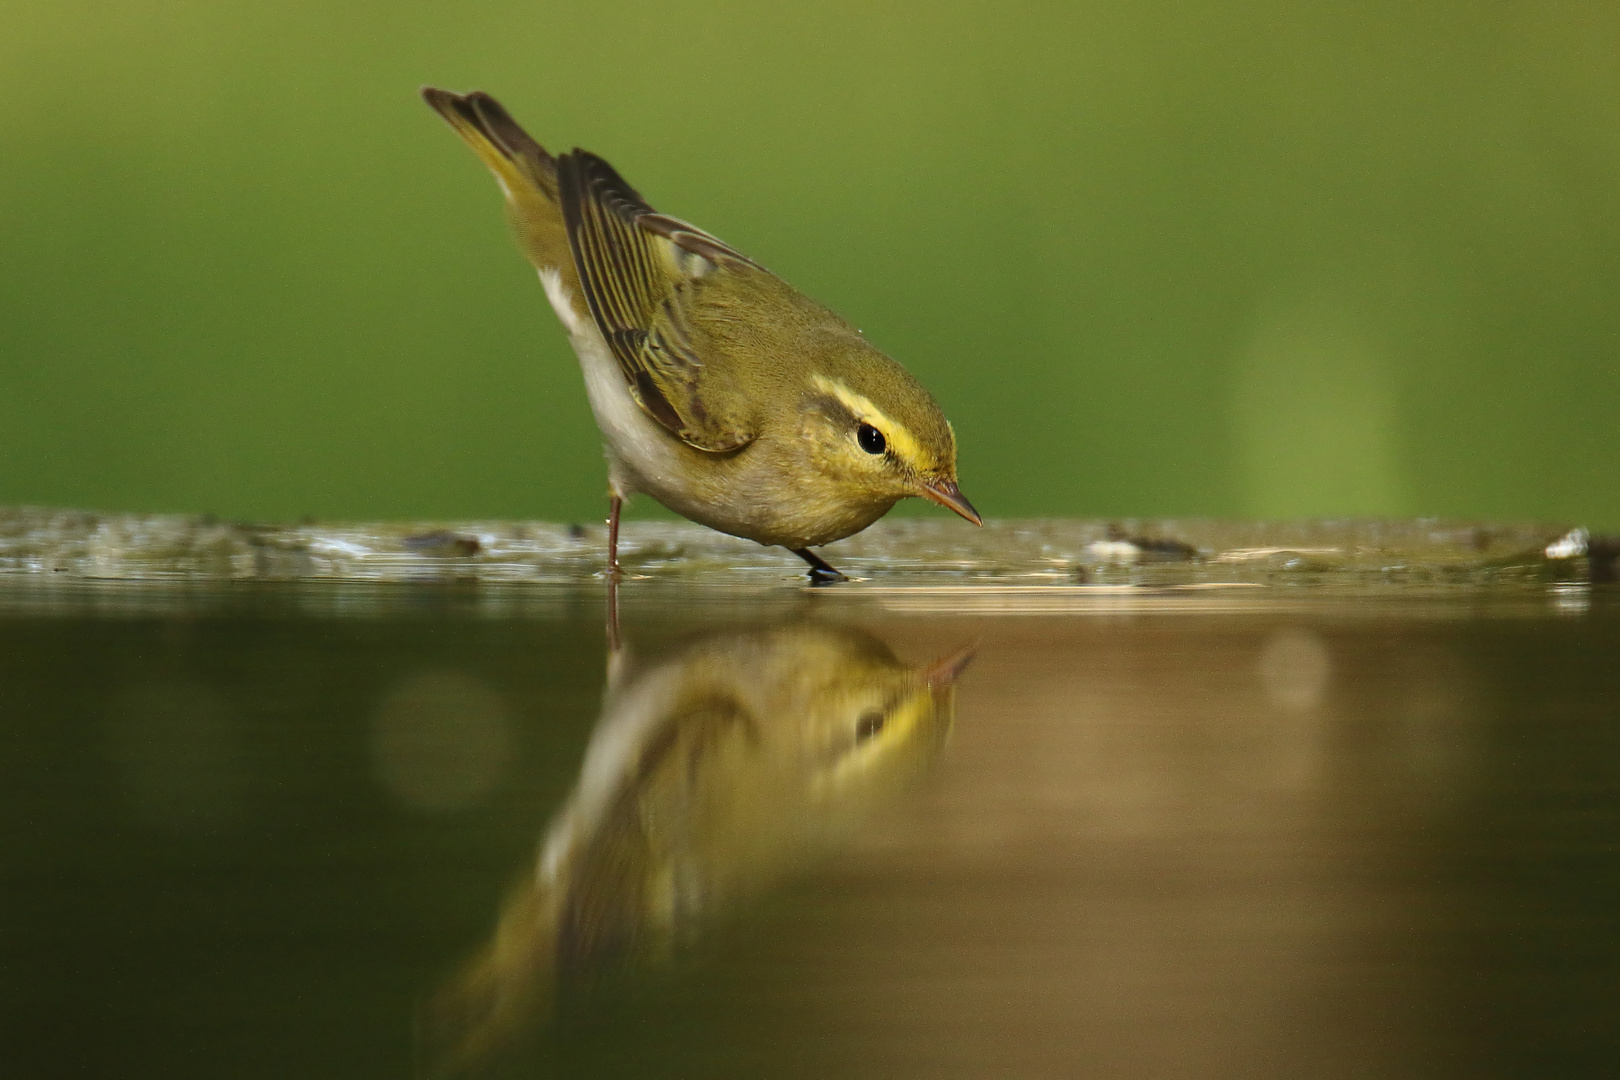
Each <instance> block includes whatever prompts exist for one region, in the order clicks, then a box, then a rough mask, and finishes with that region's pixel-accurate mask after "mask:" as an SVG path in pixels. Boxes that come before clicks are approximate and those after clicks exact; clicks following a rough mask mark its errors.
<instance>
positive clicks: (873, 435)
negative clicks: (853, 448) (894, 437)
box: [855, 424, 889, 454]
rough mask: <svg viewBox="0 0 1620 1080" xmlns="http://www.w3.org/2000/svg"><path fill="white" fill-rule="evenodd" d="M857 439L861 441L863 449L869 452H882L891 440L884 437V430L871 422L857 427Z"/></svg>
mask: <svg viewBox="0 0 1620 1080" xmlns="http://www.w3.org/2000/svg"><path fill="white" fill-rule="evenodd" d="M855 441H856V442H858V443H860V444H861V449H862V450H865V451H866V452H867V453H868V454H881V453H883V451H884V450H885V449H887V448H888V445H889V440H887V439H885V438H884V437H883V432H881V431H879V430H878V429H877V428H875V427H873V426H872V425H871V424H862V425H861V426H860V427H858V428H856V429H855Z"/></svg>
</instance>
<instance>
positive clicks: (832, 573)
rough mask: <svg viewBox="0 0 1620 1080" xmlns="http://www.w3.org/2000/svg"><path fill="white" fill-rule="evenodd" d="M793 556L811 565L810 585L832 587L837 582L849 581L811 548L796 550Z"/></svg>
mask: <svg viewBox="0 0 1620 1080" xmlns="http://www.w3.org/2000/svg"><path fill="white" fill-rule="evenodd" d="M793 554H795V555H797V556H798V557H799V558H801V559H803V560H804V561H805V562H807V563H809V564H810V584H812V585H831V584H832V583H833V582H835V581H848V580H849V578H847V577H845V576H844V575H843V574H840V573H839V572H838V571H837V570H836V569H835V568H834V567H833V565H832V564H831V563H829V562H828V561H827V560H826V559H823V558H822V557H821V556H820V555H817V554H816V553H815V552H813V551H811V550H810V549H809V548H794V549H793Z"/></svg>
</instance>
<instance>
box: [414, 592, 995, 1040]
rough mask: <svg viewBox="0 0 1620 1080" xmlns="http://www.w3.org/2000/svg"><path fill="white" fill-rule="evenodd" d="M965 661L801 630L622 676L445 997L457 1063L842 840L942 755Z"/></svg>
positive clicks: (834, 630) (765, 634)
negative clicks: (553, 811) (527, 862)
mask: <svg viewBox="0 0 1620 1080" xmlns="http://www.w3.org/2000/svg"><path fill="white" fill-rule="evenodd" d="M966 658H967V654H966V653H959V654H957V655H956V656H954V657H951V658H949V659H948V660H946V661H942V662H941V663H939V664H935V665H933V666H932V667H930V668H928V669H924V670H919V669H914V668H909V667H906V666H905V665H903V664H901V663H900V662H899V661H898V660H896V659H895V657H894V654H893V653H892V652H890V651H889V649H888V647H887V646H885V645H884V644H883V643H881V642H880V641H878V640H877V639H876V638H874V637H872V636H871V635H869V634H867V633H865V632H863V631H859V630H853V629H848V628H838V627H830V626H821V625H815V624H803V625H794V626H787V627H780V628H775V629H771V630H765V631H759V632H754V633H735V634H726V635H723V636H715V637H709V638H705V639H702V640H699V641H697V642H695V643H692V644H690V645H688V646H686V647H685V648H683V649H682V650H680V651H679V652H678V653H676V654H675V655H673V656H672V657H670V658H668V659H665V660H663V661H661V662H655V663H653V664H651V665H649V666H646V667H645V668H644V669H643V670H641V671H638V672H636V673H634V674H632V675H631V676H630V677H629V679H627V680H626V681H625V682H624V683H623V684H621V685H618V686H615V687H613V688H612V689H611V690H610V692H609V694H608V696H607V701H606V704H605V706H604V708H603V712H602V716H601V719H600V720H599V721H598V723H597V727H596V730H595V732H594V733H593V734H592V737H591V744H590V747H589V748H588V749H587V751H586V755H585V761H584V764H583V766H582V768H581V770H580V779H579V782H578V784H577V785H576V787H575V789H574V791H573V793H572V794H571V795H570V797H569V800H568V802H567V803H566V804H565V805H564V806H563V808H562V809H561V810H560V811H559V812H558V813H557V815H556V816H555V817H554V818H553V820H552V823H551V825H550V826H549V828H548V831H547V835H546V839H545V843H544V845H543V846H542V850H541V854H540V859H539V864H538V866H537V867H536V869H535V872H534V874H533V876H532V877H531V878H530V879H529V880H527V881H525V882H524V884H523V885H522V886H521V887H520V888H519V889H518V890H517V891H516V892H515V893H514V894H513V896H512V897H511V898H509V900H508V901H507V903H506V905H505V907H504V908H503V910H502V913H501V919H500V923H499V925H498V926H497V928H496V933H495V937H494V940H493V941H492V942H491V944H490V947H489V948H488V949H487V950H486V951H485V952H484V954H483V955H482V956H480V957H479V958H478V959H477V960H476V961H474V962H473V963H472V964H471V965H469V967H468V968H467V969H466V970H465V971H464V972H463V974H462V975H461V976H460V977H459V978H458V979H457V980H456V982H455V983H454V984H453V985H452V986H451V987H450V988H449V989H448V990H447V991H446V992H445V994H444V995H443V996H442V999H441V1002H440V1004H441V1012H440V1014H439V1016H438V1017H437V1018H436V1019H437V1020H438V1021H439V1023H440V1025H447V1026H448V1030H444V1031H443V1032H442V1033H443V1035H444V1036H445V1037H446V1039H447V1040H448V1044H449V1045H451V1046H453V1047H454V1048H455V1050H454V1053H455V1054H456V1056H464V1055H472V1056H479V1055H481V1054H482V1053H483V1052H484V1051H485V1050H487V1049H493V1048H494V1046H496V1045H498V1044H499V1042H501V1041H502V1039H503V1038H504V1036H505V1034H506V1033H507V1032H508V1030H509V1029H511V1028H513V1027H514V1026H516V1025H520V1024H521V1023H522V1022H523V1021H524V1020H525V1019H526V1018H527V1017H531V1016H532V1015H533V1013H534V1011H535V1010H537V1009H543V1008H544V1007H545V1004H546V1003H547V1002H548V1001H550V1000H551V999H552V997H553V995H554V994H555V993H556V992H557V991H558V990H559V989H562V988H565V987H567V986H569V985H572V984H576V983H578V982H579V981H580V980H582V979H584V978H588V977H589V976H590V975H591V974H593V973H595V972H598V971H600V970H602V969H603V967H604V966H605V965H610V964H613V963H615V962H623V961H629V960H633V959H635V958H636V957H645V956H647V955H649V954H660V953H664V952H667V951H668V950H670V949H671V948H672V947H673V946H675V945H677V944H679V943H680V942H681V941H683V940H687V939H690V938H691V937H692V936H694V934H695V932H696V931H697V930H698V929H700V927H701V926H702V924H703V923H704V921H705V920H706V919H708V918H709V917H711V916H713V915H715V914H717V913H719V912H722V911H724V910H726V909H727V908H729V907H731V906H733V905H735V904H736V903H738V902H739V901H742V900H744V899H746V898H747V897H749V896H751V895H755V894H757V893H759V892H760V891H762V890H763V889H765V888H767V887H769V886H770V885H771V884H772V883H773V882H775V881H777V880H779V879H780V878H781V877H783V876H784V875H786V874H788V873H790V872H791V871H792V870H793V869H794V868H795V867H796V866H798V865H800V864H801V863H803V862H804V861H806V860H807V859H809V858H812V857H814V855H815V854H816V853H817V852H819V851H823V850H826V849H827V848H829V847H830V846H833V845H836V843H837V842H838V840H839V839H840V838H841V837H843V836H845V835H847V834H848V833H849V832H850V830H851V829H852V828H853V827H854V826H855V825H857V824H858V823H859V821H860V820H861V819H862V818H863V817H864V816H865V815H866V814H867V813H868V812H869V811H870V810H871V809H872V808H873V806H875V805H876V804H878V803H879V802H881V801H882V800H883V799H884V798H885V797H887V796H889V795H890V794H892V793H894V792H895V791H897V790H899V789H902V788H903V787H904V786H905V785H906V784H907V782H908V781H910V780H911V779H912V778H914V777H916V776H917V775H919V774H920V773H921V772H922V770H923V769H924V768H925V767H926V766H927V764H928V763H929V762H930V761H931V760H932V758H933V757H934V754H935V752H936V751H937V750H938V748H939V747H940V745H941V744H942V743H943V741H944V737H945V734H946V733H947V732H948V730H949V728H950V723H951V716H952V711H953V702H954V694H953V685H952V684H953V681H954V679H955V676H956V675H957V673H958V672H960V670H961V668H962V666H963V665H964V664H965V663H966Z"/></svg>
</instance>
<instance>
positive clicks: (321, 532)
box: [0, 507, 1620, 586]
mask: <svg viewBox="0 0 1620 1080" xmlns="http://www.w3.org/2000/svg"><path fill="white" fill-rule="evenodd" d="M824 552H825V554H826V556H827V558H828V559H829V560H830V561H831V562H833V563H834V564H835V565H837V566H838V567H839V568H840V569H842V570H844V571H845V572H846V573H848V574H850V575H851V576H852V577H854V578H856V579H863V578H865V579H881V580H883V581H885V582H890V583H896V582H905V581H912V582H917V581H921V582H926V583H928V584H934V585H947V584H951V583H963V584H968V583H976V584H1002V585H1019V584H1026V585H1044V586H1062V585H1124V586H1133V585H1140V586H1199V585H1213V584H1253V585H1274V586H1283V585H1324V584H1340V585H1359V586H1368V585H1375V584H1378V585H1409V584H1421V585H1450V584H1461V585H1493V584H1508V583H1519V584H1534V583H1556V582H1572V583H1578V582H1595V583H1604V582H1607V581H1612V580H1613V578H1614V568H1615V561H1616V556H1617V553H1620V545H1616V543H1615V542H1614V541H1613V540H1610V539H1605V538H1602V537H1592V536H1591V535H1589V534H1588V532H1587V531H1586V530H1585V529H1580V528H1570V527H1567V526H1537V525H1498V524H1477V523H1457V522H1443V521H1434V520H1402V521H1388V520H1346V521H1309V522H1291V523H1260V522H1250V523H1245V522H1220V521H1203V520H1155V521H1149V520H1111V521H1093V520H1069V519H1031V520H1011V521H992V522H989V523H987V524H986V525H985V527H984V528H982V529H974V528H972V527H969V526H964V525H963V523H961V522H959V521H956V520H954V519H950V520H944V519H940V520H935V519H930V518H896V519H890V520H886V521H883V522H879V523H878V524H877V525H875V526H873V527H872V528H870V529H868V530H867V531H866V532H864V533H861V534H860V535H858V536H854V537H851V538H850V539H848V540H844V541H841V542H839V543H837V544H835V545H831V546H829V547H828V548H826V549H824ZM620 554H621V560H622V562H623V564H624V568H625V571H626V573H627V575H629V576H630V577H632V578H646V579H657V580H664V581H669V582H672V583H681V582H687V583H694V584H696V583H698V582H700V581H710V580H714V579H715V578H716V576H717V575H722V574H723V575H725V576H726V580H727V581H728V583H730V584H733V585H737V584H749V583H757V584H760V585H792V584H802V583H803V577H804V575H803V569H804V568H803V566H802V564H800V563H799V561H798V560H797V559H795V558H794V557H793V556H791V555H789V554H787V553H786V552H782V551H778V550H774V549H767V548H762V547H760V546H759V545H757V544H753V543H750V542H748V541H744V540H737V539H735V538H732V537H728V536H723V535H720V534H718V533H715V532H712V531H710V530H708V529H704V528H701V527H699V526H695V525H690V524H687V523H685V522H678V523H677V522H632V523H628V524H627V525H626V527H625V530H624V533H623V535H622V537H621V548H620ZM605 563H606V530H605V528H604V527H603V526H601V525H591V526H583V527H582V526H578V525H559V524H549V523H544V522H512V521H478V522H454V523H443V522H374V523H356V524H329V523H300V524H294V525H273V524H271V525H266V524H247V523H238V522H227V521H219V520H216V519H213V518H209V517H197V516H187V515H174V514H98V513H91V512H86V511H77V510H60V509H47V508H32V507H21V508H0V582H3V581H5V580H12V581H16V580H19V579H21V580H26V581H33V582H38V581H40V580H42V579H45V578H51V579H55V580H110V581H144V580H151V581H171V582H172V581H204V582H206V581H255V580H265V581H354V582H389V581H411V582H417V581H432V580H458V581H475V582H476V581H487V582H503V583H520V582H534V583H552V584H567V583H577V582H580V581H582V580H586V579H589V578H591V577H593V576H595V575H599V574H600V573H601V572H602V570H603V568H604V566H605Z"/></svg>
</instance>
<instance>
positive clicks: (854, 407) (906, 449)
mask: <svg viewBox="0 0 1620 1080" xmlns="http://www.w3.org/2000/svg"><path fill="white" fill-rule="evenodd" d="M810 382H811V385H813V386H814V387H815V388H816V389H817V390H820V391H821V392H822V393H824V394H831V395H832V396H833V397H835V398H837V399H838V400H839V401H841V402H842V403H843V405H844V408H846V409H848V410H849V411H850V412H852V413H854V414H855V417H856V419H858V420H864V421H865V422H866V423H868V424H871V425H872V426H873V427H875V428H877V429H878V430H879V431H881V432H883V437H884V438H885V439H887V440H888V442H889V446H890V448H891V449H893V450H894V452H895V454H896V455H897V456H899V458H900V460H902V461H904V462H906V463H907V464H909V465H911V466H912V467H913V468H917V469H926V468H928V467H929V466H930V465H931V464H932V463H931V462H928V461H924V460H923V453H922V444H921V443H919V442H918V441H917V439H916V436H914V435H912V434H911V432H910V431H908V430H906V426H905V425H904V424H902V423H900V421H898V420H894V419H891V418H890V417H889V415H888V414H887V413H885V412H884V411H883V410H882V409H880V408H878V407H877V406H876V405H874V404H872V401H871V399H870V398H868V397H865V396H863V395H861V394H857V393H856V392H855V391H853V390H851V389H850V388H849V387H847V386H845V385H844V384H843V383H841V382H839V381H838V380H837V379H829V378H827V376H825V375H816V376H813V377H812V378H811V380H810Z"/></svg>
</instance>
